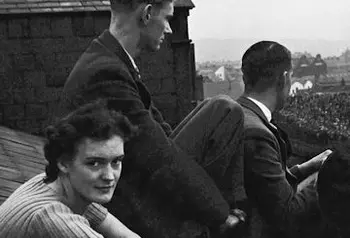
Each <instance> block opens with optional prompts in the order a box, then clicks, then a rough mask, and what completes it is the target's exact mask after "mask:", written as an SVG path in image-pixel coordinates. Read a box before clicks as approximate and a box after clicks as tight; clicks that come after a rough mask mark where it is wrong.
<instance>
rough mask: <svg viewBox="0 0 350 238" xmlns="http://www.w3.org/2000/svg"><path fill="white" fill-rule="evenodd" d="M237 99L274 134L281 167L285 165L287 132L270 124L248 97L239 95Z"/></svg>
mask: <svg viewBox="0 0 350 238" xmlns="http://www.w3.org/2000/svg"><path fill="white" fill-rule="evenodd" d="M237 101H238V102H239V103H240V104H241V105H242V106H243V107H245V108H248V109H250V110H251V111H253V112H254V113H255V114H256V115H257V116H258V117H259V118H260V119H261V120H262V121H263V123H264V125H265V126H266V127H267V128H268V129H269V130H270V131H271V132H272V133H273V134H274V135H275V137H276V139H277V142H278V146H279V150H280V153H281V162H282V164H283V167H286V160H287V158H288V156H289V149H288V148H290V144H289V140H288V136H287V134H286V133H285V132H284V131H282V130H280V128H278V126H277V125H276V127H277V129H276V128H275V127H274V126H272V124H271V123H270V122H269V121H268V120H267V118H266V116H265V114H264V112H263V111H262V110H261V109H260V108H259V107H258V105H256V104H255V103H254V102H253V101H251V100H250V99H249V98H247V97H244V96H243V97H240V98H239V99H238V100H237ZM285 139H286V140H285Z"/></svg>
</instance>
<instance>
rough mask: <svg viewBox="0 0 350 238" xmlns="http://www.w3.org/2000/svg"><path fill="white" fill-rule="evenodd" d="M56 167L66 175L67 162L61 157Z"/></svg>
mask: <svg viewBox="0 0 350 238" xmlns="http://www.w3.org/2000/svg"><path fill="white" fill-rule="evenodd" d="M57 167H58V169H59V170H60V171H61V172H62V173H64V174H66V173H68V170H69V161H68V160H65V159H64V158H62V157H61V158H59V159H58V161H57Z"/></svg>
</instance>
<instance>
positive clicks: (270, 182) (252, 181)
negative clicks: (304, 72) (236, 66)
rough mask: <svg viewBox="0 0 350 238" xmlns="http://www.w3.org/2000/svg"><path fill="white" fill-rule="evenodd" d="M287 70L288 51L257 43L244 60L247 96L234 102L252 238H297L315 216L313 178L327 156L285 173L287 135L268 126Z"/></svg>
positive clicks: (285, 90) (286, 87)
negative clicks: (239, 117) (239, 113)
mask: <svg viewBox="0 0 350 238" xmlns="http://www.w3.org/2000/svg"><path fill="white" fill-rule="evenodd" d="M291 69H292V62H291V53H290V51H289V50H288V49H287V48H286V47H284V46H282V45H280V44H278V43H276V42H271V41H261V42H258V43H256V44H254V45H253V46H251V47H250V48H249V49H248V50H247V51H246V52H245V54H244V55H243V59H242V72H243V80H244V83H245V93H244V95H243V96H242V97H241V98H239V99H238V102H239V103H240V104H241V106H242V107H243V112H244V140H243V144H244V183H245V189H246V192H247V196H248V200H249V202H250V204H251V207H252V211H251V213H252V215H251V216H250V219H249V222H248V223H249V224H250V229H249V230H250V232H251V233H252V234H251V237H269V238H274V237H300V235H301V234H302V233H303V234H304V231H305V230H304V228H305V227H303V225H306V226H307V225H308V224H310V221H309V220H307V219H308V218H310V216H311V215H317V213H318V205H317V204H318V203H317V196H316V188H315V186H314V178H315V173H316V172H317V171H318V169H319V168H320V166H321V164H322V162H323V160H324V159H325V157H326V156H327V155H328V154H329V153H330V152H331V151H329V150H327V151H325V152H324V153H322V154H320V155H319V156H316V157H315V158H313V159H311V160H309V161H307V162H305V163H303V164H301V165H296V166H294V167H293V168H291V169H289V168H287V166H286V160H287V159H288V157H289V156H290V155H291V145H290V143H289V140H288V136H287V134H286V133H285V132H283V131H282V130H281V129H280V128H278V126H277V125H274V124H273V123H272V121H271V117H272V113H273V112H277V111H278V110H280V109H281V108H282V107H283V105H284V102H285V101H286V99H287V97H288V96H289V91H290V86H291V79H290V74H291ZM309 176H311V177H309ZM305 178H307V179H306V180H304V179H305ZM303 180H304V181H303ZM300 182H301V183H300Z"/></svg>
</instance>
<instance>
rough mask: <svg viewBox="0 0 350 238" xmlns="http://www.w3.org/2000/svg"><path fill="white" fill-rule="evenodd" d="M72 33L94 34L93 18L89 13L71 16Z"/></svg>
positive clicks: (81, 34) (80, 34)
mask: <svg viewBox="0 0 350 238" xmlns="http://www.w3.org/2000/svg"><path fill="white" fill-rule="evenodd" d="M72 26H73V31H74V35H76V36H94V35H95V28H94V18H93V17H92V16H91V15H88V14H85V15H78V16H75V17H73V18H72Z"/></svg>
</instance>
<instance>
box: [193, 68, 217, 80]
mask: <svg viewBox="0 0 350 238" xmlns="http://www.w3.org/2000/svg"><path fill="white" fill-rule="evenodd" d="M197 74H199V75H201V76H202V77H203V82H218V81H220V79H219V78H218V77H217V76H216V75H215V72H214V71H213V70H211V69H201V70H199V71H198V72H197Z"/></svg>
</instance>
